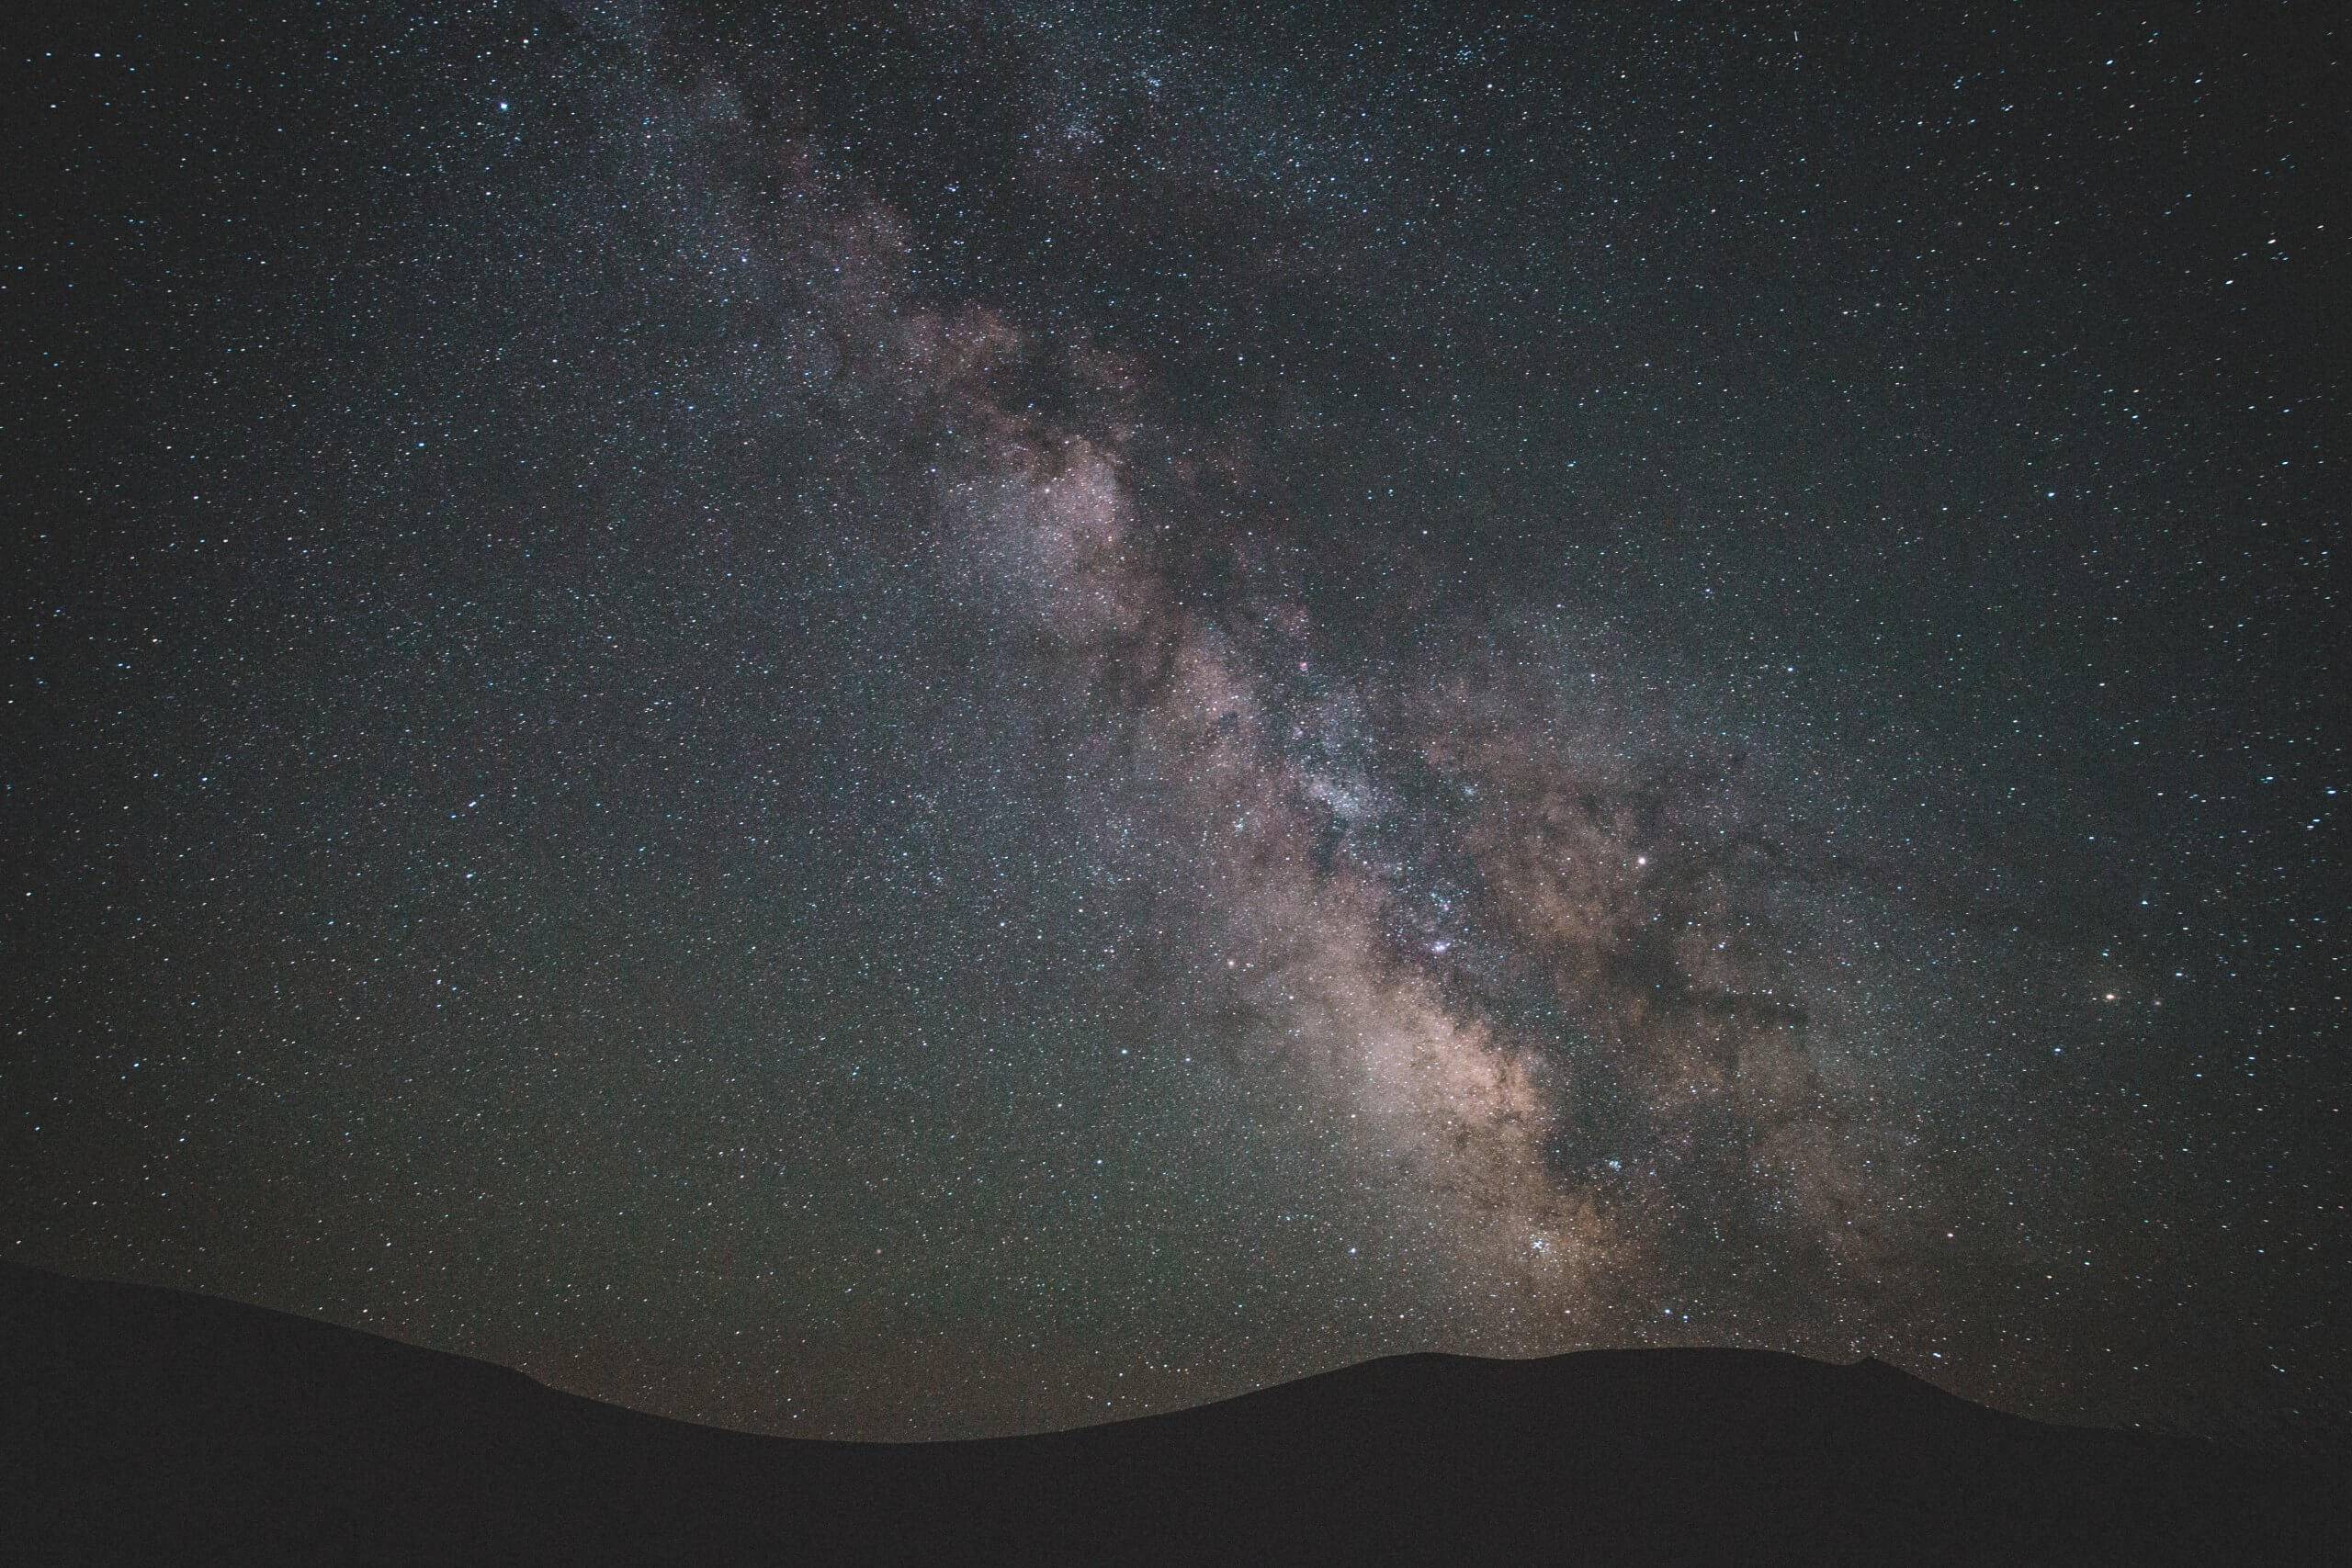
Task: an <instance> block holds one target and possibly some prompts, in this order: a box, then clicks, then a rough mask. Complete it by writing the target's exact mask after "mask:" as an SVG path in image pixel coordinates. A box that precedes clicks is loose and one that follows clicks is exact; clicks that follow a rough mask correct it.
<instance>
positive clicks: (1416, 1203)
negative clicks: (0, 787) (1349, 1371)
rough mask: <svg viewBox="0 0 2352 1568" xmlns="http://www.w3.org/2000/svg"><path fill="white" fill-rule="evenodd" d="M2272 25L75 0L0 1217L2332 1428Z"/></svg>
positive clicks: (453, 1323) (2292, 61)
mask: <svg viewBox="0 0 2352 1568" xmlns="http://www.w3.org/2000/svg"><path fill="white" fill-rule="evenodd" d="M57 9H60V10H61V11H62V10H63V9H64V8H62V7H61V8H57ZM2219 10H2220V14H2217V12H2216V8H2212V7H2206V8H2195V7H2182V6H2169V5H2167V6H2157V7H2154V8H2152V9H2150V10H2147V11H2145V12H2130V11H2127V12H2112V11H2103V12H2095V13H2079V12H2076V11H2075V10H2073V9H2071V8H2067V7H2029V8H2023V9H2019V8H2016V7H2007V6H2004V7H1995V8H1975V7H1957V8H1950V7H1947V8H1938V9H1935V10H1934V11H1933V14H1932V15H1926V16H1922V17H1914V18H1911V19H1909V20H1907V21H1905V22H1904V23H1902V24H1901V26H1900V28H1897V29H1896V30H1892V31H1890V30H1882V29H1881V28H1873V27H1868V26H1865V25H1863V23H1862V22H1861V21H1860V19H1859V14H1858V13H1856V12H1853V11H1851V10H1844V11H1840V10H1837V9H1826V10H1815V9H1813V8H1810V7H1795V8H1780V7H1770V8H1767V9H1765V10H1760V11H1751V10H1749V9H1747V8H1741V7H1733V8H1716V9H1713V10H1707V9H1704V8H1702V9H1697V10H1694V9H1692V8H1691V7H1688V6H1680V7H1676V6H1661V7H1656V8H1644V7H1624V6H1607V7H1598V8H1593V9H1591V10H1588V11H1583V12H1575V11H1559V10H1555V9H1552V8H1545V7H1536V8H1531V9H1526V10H1517V11H1499V10H1498V11H1487V10H1484V9H1480V8H1472V7H1456V6H1430V7H1419V8H1410V9H1406V10H1403V11H1397V10H1392V9H1389V8H1385V7H1382V8H1375V10H1367V9H1365V8H1363V7H1359V6H1315V5H1307V6H1278V7H1272V8H1269V9H1267V10H1263V11H1255V12H1250V11H1227V10H1224V9H1222V8H1211V7H1202V6H1184V5H1172V4H1171V5H1150V4H1143V3H1109V0H1105V3H1103V4H1087V3H1075V4H1068V5H1051V6H1046V5H1037V6H1031V5H1025V4H1006V5H984V4H978V3H973V4H949V3H941V4H936V5H933V4H907V5H903V6H797V5H796V6H773V7H770V6H750V5H731V4H720V3H718V0H707V3H703V4H692V3H688V0H677V3H675V4H666V5H665V4H655V3H646V4H632V3H624V0H611V3H603V4H554V3H548V4H528V3H525V4H511V5H507V4H491V3H483V4H471V5H460V4H451V5H447V6H418V7H413V8H410V9H405V10H404V9H398V8H390V7H383V6H367V5H344V4H328V5H323V6H317V7H313V8H309V9H306V10H304V11H303V12H302V14H301V16H300V18H299V19H297V20H295V21H292V22H289V23H285V24H282V25H281V24H277V23H272V24H270V25H268V26H266V27H264V26H261V25H258V24H254V23H252V22H249V21H246V20H243V19H241V18H240V17H239V15H238V10H237V8H234V7H225V6H224V7H218V8H209V7H207V6H176V7H143V8H140V11H141V14H139V15H133V16H130V17H127V18H126V19H124V20H122V21H120V22H119V24H117V23H109V22H105V21H98V20H92V19H89V18H88V17H78V19H76V20H74V21H73V22H71V23H70V24H62V25H61V24H58V23H51V24H50V25H49V26H48V28H46V29H44V28H40V27H35V28H31V29H29V30H28V29H27V28H24V27H23V26H22V24H21V23H20V24H19V25H18V26H17V27H15V28H12V29H11V31H12V33H13V34H14V35H15V37H14V38H13V39H11V41H10V42H9V43H8V46H7V49H6V59H7V63H8V67H9V70H10V76H9V85H8V87H7V90H6V93H5V94H0V101H4V102H5V104H6V108H5V110H0V113H5V117H6V140H7V142H8V144H9V145H11V146H12V147H14V148H16V149H17V153H16V156H15V163H16V164H17V168H18V169H19V170H20V171H21V174H20V179H21V181H22V183H21V186H20V189H19V190H18V191H17V192H15V193H12V194H11V196H10V197H9V200H8V201H7V203H6V207H7V209H8V211H7V212H6V216H5V219H0V233H5V236H6V247H5V253H0V265H5V271H0V334H5V335H4V336H0V368H5V374H6V378H7V379H6V386H5V387H0V394H5V404H0V418H4V419H5V437H0V439H5V441H6V446H5V448H0V450H4V451H5V461H6V470H5V475H4V476H0V477H4V478H5V481H6V494H7V495H8V497H9V499H10V502H11V508H12V511H13V513H14V515H15V516H16V518H17V520H18V525H19V528H18V537H19V546H18V549H17V567H16V569H15V570H12V571H11V573H10V574H9V577H8V581H9V585H10V588H11V595H10V599H9V614H8V615H7V617H6V654H7V660H8V662H7V671H8V674H7V682H8V686H7V692H6V700H7V704H8V707H7V713H8V715H9V719H8V723H7V725H6V731H5V733H6V750H5V754H0V761H5V781H0V782H4V783H5V794H4V795H0V802H5V807H0V809H5V813H6V817H5V824H6V848H7V862H6V871H7V876H8V882H7V884H6V888H5V890H0V891H4V892H5V898H4V899H0V902H4V903H5V915H0V920H5V924H0V943H5V952H6V955H7V962H6V964H5V971H6V974H5V979H0V998H5V1001H6V1014H5V1017H6V1024H7V1039H6V1043H5V1045H0V1112H5V1120H0V1169H5V1171H6V1173H7V1174H6V1180H5V1181H0V1251H5V1256H6V1257H7V1258H13V1259H15V1260H17V1261H21V1262H26V1263H33V1264H40V1265H44V1266H49V1267H55V1268H61V1269H72V1270H76V1271H82V1272H89V1273H96V1274H104V1275H112V1276H116V1277H120V1278H128V1279H135V1280H147V1281H152V1282H155V1283H163V1284H171V1285H178V1286H184V1287H191V1288H195V1289H199V1290H204V1291H209V1292H218V1293H221V1294H226V1295H230V1296H234V1297H239V1298H242V1299H244V1300H248V1301H254V1302H258V1303H266V1304H268V1305H273V1306H277V1307H283V1308H288V1309H291V1310H295V1311H298V1312H305V1313H309V1314H314V1315H318V1316H323V1317H326V1318H330V1319H334V1320H336V1321H339V1322H343V1323H347V1324H353V1325H361V1326H366V1327H369V1328H372V1329H375V1330H377V1331H379V1332H383V1333H389V1334H391V1335H393V1336H396V1337H401V1338H406V1339H411V1340H414V1341H416V1342H418V1343H422V1344H425V1345H429V1346H434V1347H436V1348H446V1349H452V1350H458V1351H462V1352H465V1353H467V1354H469V1355H474V1356H480V1357H483V1358H486V1359H492V1360H495V1361H499V1362H503V1363H505V1364H508V1365H512V1366H516V1367H519V1368H522V1369H523V1370H525V1371H528V1372H530V1373H532V1374H533V1375H534V1376H537V1377H539V1378H542V1379H544V1380H546V1381H548V1382H552V1383H554V1384H556V1385H558V1386H560V1387H563V1388H568V1389H573V1390H577V1391H580V1392H582V1393H591V1394H594V1395H595V1396H597V1397H600V1398H605V1399H611V1400H617V1401H621V1402H624V1403H627V1404H634V1405H637V1406H639V1407H642V1408H646V1409H652V1410H658V1411H662V1412H665V1413H669V1414H673V1415H679V1416H691V1417H694V1418H697V1419H703V1420H708V1421H715V1422H719V1423H724V1424H729V1425H735V1426H741V1427H752V1428H756V1429H761V1430H768V1431H776V1432H790V1433H797V1434H807V1435H812V1436H813V1435H823V1436H836V1437H955V1436H965V1435H971V1434H977V1433H983V1432H1006V1431H1017V1430H1039V1429H1045V1428H1050V1427H1065V1426H1070V1425H1074V1424H1079V1423H1082V1422H1086V1421H1090V1420H1100V1419H1106V1418H1111V1417H1114V1416H1128V1415H1136V1414H1141V1413H1144V1412H1147V1411H1151V1410H1159V1409H1168V1408H1171V1407H1176V1406H1181V1405H1185V1404H1197V1403H1200V1402H1203V1401H1205V1400H1208V1399H1211V1398H1215V1397H1219V1396H1223V1395H1227V1394H1230V1393H1237V1392H1239V1391H1242V1390H1245V1389H1248V1388H1251V1387H1255V1386H1259V1385H1261V1384H1265V1383H1269V1382H1276V1381H1279V1380H1282V1379H1285V1378H1290V1377H1294V1376H1296V1375H1299V1374H1302V1373H1306V1372H1308V1371H1316V1370H1319V1369H1323V1368H1328V1367H1333V1366H1337V1365H1340V1364H1343V1363H1346V1362H1350V1361H1354V1360H1359V1359H1364V1358H1367V1357H1371V1356H1374V1355H1379V1354H1383V1353H1387V1352H1394V1351H1401V1350H1417V1349H1447V1350H1456V1351H1465V1352H1471V1353H1477V1354H1486V1355H1536V1354H1546V1353H1551V1352H1556V1351H1562V1350H1567V1349H1574V1348H1583V1347H1592V1346H1637V1345H1729V1346H1746V1347H1756V1348H1776V1349H1791V1350H1796V1351H1801V1352H1804V1353H1807V1354H1811V1355H1815V1356H1820V1357H1825V1358H1829V1359H1853V1358H1855V1357H1857V1356H1859V1355H1864V1354H1867V1355H1871V1356H1876V1357H1878V1358H1880V1359H1883V1360H1885V1361H1888V1362H1891V1363H1894V1364H1895V1365H1898V1366H1901V1367H1903V1368H1905V1369H1908V1370H1910V1371H1915V1372H1917V1373H1918V1374H1920V1375H1922V1376H1924V1377H1927V1378H1929V1379H1930V1380H1932V1381H1934V1382H1939V1383H1940V1384H1942V1385H1943V1386H1945V1387H1947V1388H1949V1389H1951V1390H1953V1391H1955V1392H1958V1393H1963V1394H1965V1395H1967V1396H1969V1397H1971V1398H1974V1399H1979V1400H1984V1401H1987V1402H1990V1403H1993V1404H1998V1405H2001V1406H2003V1407H2006V1408H2008V1409H2012V1410H2017V1411H2021V1412H2026V1413H2030V1414H2034V1415H2039V1416H2060V1417H2074V1418H2086V1419H2097V1420H2101V1421H2109V1422H2122V1421H2132V1420H2138V1421H2158V1422H2165V1423H2173V1424H2185V1425H2188V1426H2190V1427H2198V1428H2201V1429H2207V1430H2214V1431H2223V1432H2231V1433H2237V1434H2242V1435H2243V1434H2247V1433H2255V1434H2259V1435H2264V1436H2277V1435H2279V1434H2281V1433H2285V1434H2287V1435H2289V1436H2290V1437H2292V1438H2296V1439H2298V1440H2301V1439H2302V1438H2306V1437H2309V1436H2310V1435H2312V1434H2314V1433H2319V1434H2324V1433H2325V1432H2326V1431H2327V1430H2328V1429H2329V1428H2330V1427H2331V1425H2332V1424H2333V1423H2335V1422H2336V1421H2338V1420H2339V1419H2340V1417H2341V1416H2342V1414H2343V1412H2344V1411H2345V1410H2346V1399H2347V1393H2352V1364H2348V1363H2347V1355H2346V1348H2345V1345H2346V1337H2345V1334H2344V1328H2345V1325H2344V1323H2343V1321H2342V1316H2341V1313H2340V1311H2339V1310H2338V1309H2337V1308H2336V1306H2335V1303H2337V1302H2338V1301H2340V1300H2342V1299H2343V1294H2344V1292H2345V1291H2346V1289H2347V1288H2352V1278H2347V1275H2346V1268H2345V1261H2344V1260H2345V1243H2346V1162H2345V1157H2344V1156H2345V1153H2346V1146H2345V1136H2344V1122H2343V1114H2342V1112H2343V1106H2344V1102H2345V1091H2346V1076H2347V1075H2346V1066H2345V1063H2344V1058H2343V1055H2342V1052H2343V1047H2344V1026H2343V996H2342V986H2343V976H2344V967H2345V962H2346V950H2345V946H2344V942H2343V938H2342V935H2341V928H2342V920H2343V916H2344V908H2345V893H2346V886H2347V882H2346V877H2345V874H2344V872H2345V855H2344V821H2345V819H2344V817H2343V815H2342V809H2341V808H2342V805H2343V801H2342V798H2341V796H2340V795H2339V794H2338V792H2339V789H2340V788H2342V787H2344V786H2345V785H2346V784H2347V782H2352V772H2348V771H2347V768H2346V755H2345V728H2344V724H2343V719H2342V706H2341V702H2342V699H2341V687H2342V684H2343V679H2344V675H2343V669H2342V661H2341V656H2340V653H2339V643H2340V641H2341V636H2340V632H2341V627H2340V622H2341V620H2342V615H2341V591H2340V588H2339V577H2340V573H2341V570H2342V552H2341V549H2340V543H2341V538H2340V536H2341V526H2342V521H2343V515H2344V506H2343V494H2344V491H2343V484H2342V479H2341V476H2340V473H2339V472H2337V471H2336V470H2337V469H2339V468H2340V466H2341V461H2342V458H2341V452H2342V445H2341V444H2342V440H2343V436H2344V434H2345V425H2344V401H2343V395H2344V392H2345V382H2344V377H2343V370H2344V366H2345V365H2346V364H2347V363H2352V355H2347V353H2346V348H2347V345H2346V344H2345V342H2344V341H2343V339H2344V331H2343V325H2344V320H2345V318H2344V312H2343V308H2342V305H2341V301H2342V300H2343V299H2346V298H2352V268H2347V267H2346V265H2345V263H2346V241H2347V237H2352V203H2347V202H2346V199H2345V197H2346V185H2345V178H2344V174H2345V166H2346V165H2345V163H2344V159H2343V155H2342V152H2343V149H2342V143H2341V141H2340V140H2339V136H2340V131H2339V130H2338V128H2337V127H2336V124H2335V122H2336V121H2337V120H2338V119H2339V118H2340V109H2339V108H2337V107H2335V106H2340V105H2341V104H2342V103H2343V102H2344V101H2346V82H2345V73H2344V70H2343V64H2344V60H2343V53H2344V43H2345V39H2344V18H2343V13H2342V12H2341V10H2340V9H2335V8H2331V7H2327V6H2301V5H2289V6H2280V7H2271V8H2267V9H2265V10H2263V11H2262V12H2261V13H2260V14H2259V17H2256V13H2255V12H2254V11H2252V10H2251V9H2250V8H2231V7H2223V8H2219ZM1375 11H1376V14H1375Z"/></svg>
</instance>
